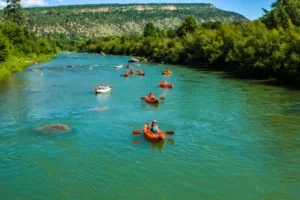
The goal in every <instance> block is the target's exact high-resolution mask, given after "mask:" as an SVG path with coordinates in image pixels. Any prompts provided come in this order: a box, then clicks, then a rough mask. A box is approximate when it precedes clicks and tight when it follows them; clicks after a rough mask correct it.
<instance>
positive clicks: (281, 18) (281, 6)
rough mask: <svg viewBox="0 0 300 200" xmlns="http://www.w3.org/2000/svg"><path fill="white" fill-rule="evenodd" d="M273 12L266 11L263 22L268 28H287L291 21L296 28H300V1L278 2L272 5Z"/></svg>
mask: <svg viewBox="0 0 300 200" xmlns="http://www.w3.org/2000/svg"><path fill="white" fill-rule="evenodd" d="M271 8H272V10H271V11H267V10H265V9H263V10H264V12H265V15H264V16H263V17H262V21H263V22H264V23H265V24H266V25H267V27H268V28H277V27H284V28H287V26H288V21H289V20H291V21H292V23H293V24H294V25H296V26H300V1H299V0H276V1H275V2H274V3H272V5H271Z"/></svg>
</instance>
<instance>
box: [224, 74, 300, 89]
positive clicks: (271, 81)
mask: <svg viewBox="0 0 300 200" xmlns="http://www.w3.org/2000/svg"><path fill="white" fill-rule="evenodd" d="M220 78H223V79H236V80H244V81H248V82H249V83H251V84H257V85H265V86H272V87H279V88H285V89H289V90H298V91H299V90H300V88H299V87H297V86H293V85H291V84H287V83H283V82H280V81H278V80H276V79H273V78H271V79H254V78H249V77H240V76H238V75H236V74H234V73H229V72H224V73H223V74H222V75H221V76H220Z"/></svg>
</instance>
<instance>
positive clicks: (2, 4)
mask: <svg viewBox="0 0 300 200" xmlns="http://www.w3.org/2000/svg"><path fill="white" fill-rule="evenodd" d="M5 6H6V3H5V2H4V1H0V9H2V8H4V7H5Z"/></svg>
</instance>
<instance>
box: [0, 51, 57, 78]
mask: <svg viewBox="0 0 300 200" xmlns="http://www.w3.org/2000/svg"><path fill="white" fill-rule="evenodd" d="M55 56H56V54H47V55H45V54H42V55H40V56H30V57H26V58H17V57H12V58H10V59H8V60H7V61H5V62H2V63H0V76H4V75H8V74H12V73H14V72H18V71H22V70H24V69H25V68H27V67H28V66H30V65H32V64H37V63H39V62H47V61H50V60H51V58H53V57H55Z"/></svg>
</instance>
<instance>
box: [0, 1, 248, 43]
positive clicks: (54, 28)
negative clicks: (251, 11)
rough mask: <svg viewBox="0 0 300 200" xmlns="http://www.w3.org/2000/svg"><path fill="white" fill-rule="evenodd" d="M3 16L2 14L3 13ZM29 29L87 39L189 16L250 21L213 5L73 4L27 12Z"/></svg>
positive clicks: (171, 25) (160, 25)
mask: <svg viewBox="0 0 300 200" xmlns="http://www.w3.org/2000/svg"><path fill="white" fill-rule="evenodd" d="M1 14H2V13H1ZM24 14H25V17H26V19H27V21H28V25H29V29H30V30H32V31H34V32H35V33H38V34H40V35H44V34H45V33H50V34H51V35H53V34H54V35H56V36H60V35H61V36H65V35H68V37H69V38H72V39H74V38H86V37H99V36H111V35H118V36H121V35H129V34H142V33H143V29H144V27H145V25H146V23H147V22H153V24H154V25H155V26H156V27H158V28H163V29H167V30H168V29H171V28H175V27H177V26H179V25H180V23H181V22H182V20H183V19H184V18H185V17H186V16H187V15H192V16H194V17H195V18H196V20H197V22H198V23H203V22H207V21H220V22H241V21H246V20H247V19H246V18H245V17H244V16H242V15H240V14H237V13H234V12H227V11H223V10H220V9H218V8H216V7H215V6H214V5H212V4H125V5H124V4H123V5H122V4H117V5H112V4H110V5H108V4H100V5H72V6H58V7H43V8H26V9H24Z"/></svg>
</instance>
